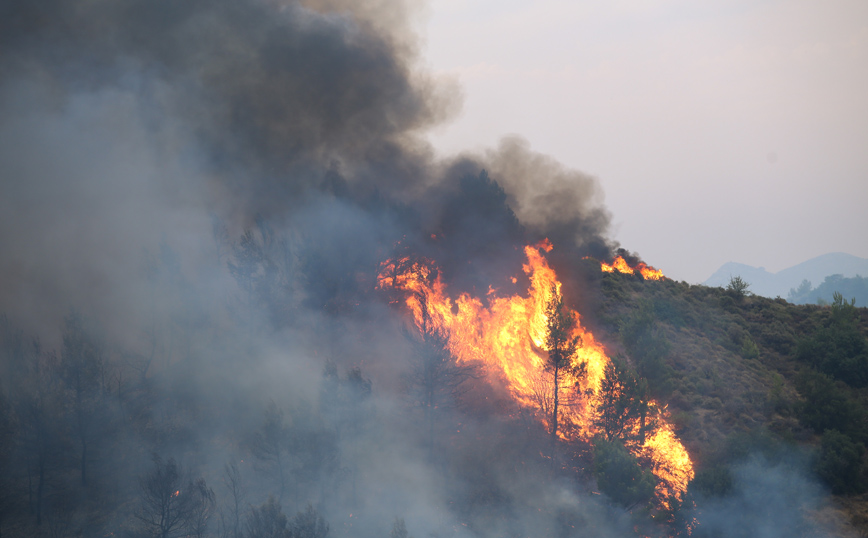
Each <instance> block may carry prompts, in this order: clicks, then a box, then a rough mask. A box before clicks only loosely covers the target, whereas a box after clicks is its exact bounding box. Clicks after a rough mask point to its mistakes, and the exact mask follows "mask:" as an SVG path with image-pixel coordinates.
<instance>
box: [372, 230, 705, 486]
mask: <svg viewBox="0 0 868 538" xmlns="http://www.w3.org/2000/svg"><path fill="white" fill-rule="evenodd" d="M552 248H553V246H552V244H551V243H550V242H549V241H548V240H544V241H542V242H541V243H539V244H537V245H532V246H527V247H525V249H524V252H525V255H526V258H527V261H526V263H525V264H524V265H523V266H522V269H523V271H524V272H525V274H526V275H527V277H528V278H529V280H530V286H529V288H528V290H527V295H526V296H523V295H513V296H501V295H500V294H499V293H498V291H497V290H496V289H493V288H490V289H489V292H488V296H487V297H486V298H485V300H484V301H483V299H481V298H479V297H472V296H471V295H469V294H468V293H461V294H460V295H459V296H458V297H457V298H456V299H455V300H454V301H453V300H452V299H450V297H449V295H448V291H447V285H446V284H445V283H444V282H443V279H442V276H441V274H440V272H439V271H438V270H437V268H436V266H435V265H434V263H433V262H431V261H429V260H424V259H418V260H412V259H411V258H409V257H405V258H402V259H397V260H388V261H386V262H383V264H382V266H381V271H380V275H379V278H378V285H379V287H380V288H382V289H395V290H399V291H401V292H403V293H404V295H405V299H404V300H405V303H406V305H407V307H408V308H409V310H410V312H412V314H413V318H414V321H415V323H416V326H417V327H418V328H419V329H420V330H422V331H423V332H425V331H430V330H431V327H429V326H428V325H429V324H430V325H433V327H434V329H435V330H436V331H437V332H439V333H441V334H443V335H445V336H446V337H447V338H448V347H449V350H450V351H451V352H452V354H453V355H454V356H455V358H456V360H457V361H458V362H459V363H478V364H482V365H484V369H485V372H486V374H487V375H488V376H492V377H494V378H497V379H498V380H500V381H501V382H503V383H504V385H505V386H506V388H507V390H508V391H509V393H510V395H511V396H512V397H513V398H514V399H515V401H516V402H517V403H518V404H519V405H520V406H522V407H524V408H527V409H532V410H534V411H535V412H536V414H537V416H538V417H539V419H540V420H541V421H543V422H544V423H546V426H547V428H548V429H549V431H552V429H553V428H554V427H555V424H553V423H552V422H553V418H552V417H553V416H556V415H553V414H552V406H553V403H554V398H555V396H561V395H562V396H561V398H562V400H561V401H563V402H566V404H565V405H564V404H562V408H561V413H562V414H561V416H560V419H559V420H560V424H557V434H558V435H559V436H560V437H561V438H562V439H564V440H576V439H581V440H584V441H589V440H590V439H591V438H592V437H593V436H594V435H596V434H597V433H598V430H599V428H598V426H597V424H598V420H599V411H598V401H599V399H600V396H601V386H602V384H603V380H604V372H605V371H606V367H607V365H608V364H609V363H610V359H609V357H608V355H607V354H606V351H605V349H604V348H603V346H602V345H601V344H600V343H599V342H597V341H596V340H595V338H594V335H593V334H592V333H591V332H590V331H588V330H587V329H585V328H584V327H583V326H582V325H581V322H580V320H581V316H580V314H579V313H577V312H574V311H572V310H570V311H569V314H570V315H571V316H572V317H573V318H574V319H575V320H576V323H575V324H574V326H573V327H572V330H571V334H570V337H571V339H573V340H574V341H576V342H577V343H578V345H577V347H576V352H575V353H574V354H573V355H572V356H571V357H570V358H569V363H570V364H569V367H568V368H565V369H564V373H563V376H562V377H561V378H560V380H559V381H558V382H557V383H558V388H557V391H555V389H554V385H553V384H554V381H553V379H552V375H551V374H550V373H549V372H548V371H547V370H548V369H547V362H546V357H547V355H548V349H547V346H546V339H547V334H546V333H547V321H548V320H547V306H548V305H550V304H551V302H552V300H553V296H560V294H561V282H560V281H559V280H558V278H557V275H556V274H555V271H554V270H553V269H552V268H551V267H550V266H549V264H548V262H547V260H546V257H545V254H547V253H548V252H550V251H551V250H552ZM619 259H620V260H621V261H622V262H623V258H619ZM643 266H644V264H643ZM604 268H605V266H604ZM604 270H605V269H604ZM660 274H661V275H662V273H660ZM649 408H650V409H651V410H652V413H656V414H657V415H659V416H658V417H655V418H657V420H658V421H659V428H658V429H657V430H656V432H655V433H653V435H651V436H649V437H648V438H647V439H644V437H643V439H642V441H641V442H634V443H630V448H631V450H632V451H633V452H634V454H635V455H636V456H638V457H640V458H643V459H645V460H646V461H648V462H650V464H651V466H652V468H653V471H654V473H655V475H656V476H657V477H658V479H659V484H658V486H657V490H656V491H657V496H658V499H659V500H660V502H661V503H666V499H667V497H668V496H670V495H674V496H676V497H679V498H680V497H681V496H682V494H683V493H684V492H685V491H686V489H687V483H688V482H689V480H690V479H691V478H693V467H692V463H691V461H690V457H689V455H688V454H687V451H686V450H685V449H684V446H683V445H682V444H681V443H680V442H679V440H678V438H677V437H676V436H675V434H674V432H673V430H672V426H671V425H670V424H669V422H668V421H667V420H666V416H665V412H663V411H661V410H660V408H659V406H657V405H656V404H654V403H653V402H651V404H650V406H649ZM629 427H630V428H634V429H638V428H639V427H640V426H639V425H638V424H635V425H630V426H629Z"/></svg>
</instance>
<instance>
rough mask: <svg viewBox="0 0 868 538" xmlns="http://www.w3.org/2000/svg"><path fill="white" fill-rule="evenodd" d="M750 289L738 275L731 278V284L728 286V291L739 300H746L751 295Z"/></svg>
mask: <svg viewBox="0 0 868 538" xmlns="http://www.w3.org/2000/svg"><path fill="white" fill-rule="evenodd" d="M748 288H750V284H748V283H747V281H745V280H744V279H743V278H741V277H740V276H738V275H736V276H733V277H730V278H729V284H727V285H726V291H727V292H729V294H730V295H731V296H733V297H734V298H735V299H738V300H741V299H744V298H745V297H746V296H747V295H749V294H750V292H749V291H748Z"/></svg>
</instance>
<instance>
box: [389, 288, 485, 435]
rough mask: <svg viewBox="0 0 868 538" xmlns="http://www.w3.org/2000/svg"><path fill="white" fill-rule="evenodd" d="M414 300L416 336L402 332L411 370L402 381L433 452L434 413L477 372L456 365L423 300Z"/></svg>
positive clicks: (472, 367) (450, 404)
mask: <svg viewBox="0 0 868 538" xmlns="http://www.w3.org/2000/svg"><path fill="white" fill-rule="evenodd" d="M417 299H418V300H419V301H420V304H421V307H420V311H421V320H420V322H419V327H418V328H419V335H418V337H415V336H412V335H411V334H410V333H409V332H408V331H405V333H404V334H405V337H406V338H407V339H408V340H409V342H410V344H411V345H412V348H413V357H412V362H411V369H410V372H409V373H407V374H406V375H405V376H404V381H405V382H406V384H407V387H408V392H409V394H410V396H411V398H413V400H414V403H415V405H416V406H418V407H420V408H421V409H422V413H423V418H424V422H425V425H426V427H427V437H428V440H427V444H428V449H429V452H433V448H434V430H435V422H436V416H437V414H438V413H441V412H443V411H444V410H446V409H449V408H452V407H454V406H455V405H456V403H457V401H458V400H459V398H460V397H461V395H462V394H464V393H465V392H466V390H467V389H466V385H465V382H467V381H468V380H470V379H473V378H476V377H477V376H478V373H479V372H478V368H477V367H476V366H475V365H470V364H458V361H457V360H456V358H455V356H454V355H453V354H452V352H451V351H450V350H449V337H448V335H447V334H446V333H445V332H444V331H443V330H442V329H440V328H439V327H437V326H436V325H435V324H434V321H433V320H432V319H431V316H430V314H429V313H428V309H427V305H426V301H425V297H424V296H422V295H418V296H417Z"/></svg>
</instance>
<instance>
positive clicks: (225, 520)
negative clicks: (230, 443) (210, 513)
mask: <svg viewBox="0 0 868 538" xmlns="http://www.w3.org/2000/svg"><path fill="white" fill-rule="evenodd" d="M223 484H224V485H225V486H226V490H227V493H228V495H229V498H228V501H227V504H228V514H227V512H221V514H220V523H221V527H222V530H223V532H222V533H221V536H223V537H226V538H241V536H242V528H241V513H242V511H243V509H244V503H245V498H246V490H245V488H244V484H243V483H242V481H241V470H240V469H239V468H238V464H237V463H235V461H231V462H229V463H227V464H226V465H224V466H223Z"/></svg>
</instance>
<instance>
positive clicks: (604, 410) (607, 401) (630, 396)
mask: <svg viewBox="0 0 868 538" xmlns="http://www.w3.org/2000/svg"><path fill="white" fill-rule="evenodd" d="M597 413H598V418H597V420H596V421H595V424H596V426H597V427H599V428H600V429H601V430H602V432H603V435H604V436H605V438H606V440H607V441H612V440H614V439H621V440H622V441H628V442H638V443H639V444H640V445H643V444H645V438H646V437H647V436H650V435H653V433H654V431H655V430H656V429H657V421H656V418H655V416H654V415H655V414H654V409H652V408H651V405H650V403H649V401H648V384H647V383H646V382H645V380H644V379H639V378H637V377H636V374H635V372H633V371H632V370H630V368H629V367H628V366H627V364H626V363H625V362H624V361H622V360H620V359H619V358H617V357H616V358H612V360H610V361H609V364H607V365H606V369H605V371H604V377H603V381H602V382H601V384H600V392H599V395H598V398H597ZM649 415H650V416H649Z"/></svg>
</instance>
